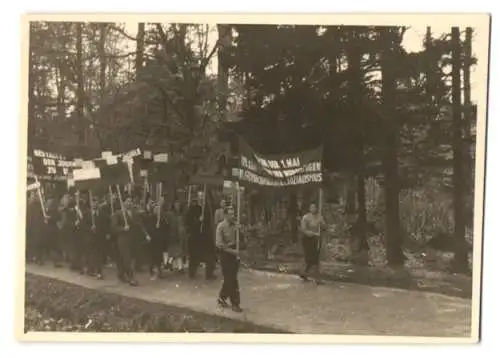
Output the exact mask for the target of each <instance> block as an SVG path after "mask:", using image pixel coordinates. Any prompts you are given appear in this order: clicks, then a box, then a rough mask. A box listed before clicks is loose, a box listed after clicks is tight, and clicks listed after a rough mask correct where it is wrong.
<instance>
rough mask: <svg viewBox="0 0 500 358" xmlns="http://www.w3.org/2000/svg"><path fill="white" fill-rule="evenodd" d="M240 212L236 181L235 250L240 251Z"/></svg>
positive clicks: (239, 191) (239, 198) (238, 186)
mask: <svg viewBox="0 0 500 358" xmlns="http://www.w3.org/2000/svg"><path fill="white" fill-rule="evenodd" d="M240 213H241V190H240V182H239V181H237V182H236V227H237V230H236V252H238V253H239V252H240Z"/></svg>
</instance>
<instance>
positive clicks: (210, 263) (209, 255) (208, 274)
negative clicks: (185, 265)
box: [204, 244, 216, 280]
mask: <svg viewBox="0 0 500 358" xmlns="http://www.w3.org/2000/svg"><path fill="white" fill-rule="evenodd" d="M204 256H205V260H204V261H205V278H206V279H207V280H211V279H214V278H215V274H214V273H215V262H216V250H215V245H212V244H209V245H206V247H205V250H204Z"/></svg>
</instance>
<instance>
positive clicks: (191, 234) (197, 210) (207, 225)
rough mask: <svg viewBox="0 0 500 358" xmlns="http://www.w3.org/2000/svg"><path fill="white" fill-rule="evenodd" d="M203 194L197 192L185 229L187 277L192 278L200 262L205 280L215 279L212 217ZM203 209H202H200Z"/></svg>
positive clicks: (188, 213) (188, 212) (187, 215)
mask: <svg viewBox="0 0 500 358" xmlns="http://www.w3.org/2000/svg"><path fill="white" fill-rule="evenodd" d="M205 199H206V198H205V195H204V193H203V192H199V193H198V196H197V200H196V201H195V202H193V203H191V205H190V206H189V208H188V211H187V213H186V227H187V231H188V245H187V248H188V256H189V277H191V278H194V277H195V276H196V274H197V271H198V267H199V265H200V263H201V262H204V263H205V277H206V279H207V280H211V279H214V278H215V275H214V271H215V261H216V249H215V238H214V234H215V231H214V230H213V225H212V224H213V219H212V217H213V215H212V212H211V210H210V205H208V203H207V200H205ZM203 206H204V207H205V208H204V209H202V207H203Z"/></svg>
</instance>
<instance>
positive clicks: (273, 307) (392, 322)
mask: <svg viewBox="0 0 500 358" xmlns="http://www.w3.org/2000/svg"><path fill="white" fill-rule="evenodd" d="M27 272H29V273H32V274H36V275H42V276H47V277H51V278H55V279H59V280H62V281H66V282H70V283H73V284H77V285H80V286H83V287H87V288H92V289H97V290H100V291H103V292H110V293H115V294H121V295H124V296H128V297H134V298H139V299H143V300H147V301H150V302H158V303H163V304H167V305H172V306H178V307H185V308H189V309H192V310H194V311H199V312H204V313H210V314H217V315H223V316H227V317H230V318H236V319H242V320H243V319H246V320H248V321H251V322H253V323H257V324H260V325H264V326H268V327H274V328H278V329H281V330H286V331H290V332H295V333H306V334H346V335H391V336H426V337H469V336H470V317H471V309H470V307H471V302H470V300H466V299H460V298H455V297H449V296H444V295H439V294H433V293H425V292H416V291H406V290H400V289H392V288H381V287H368V286H362V285H355V284H343V283H327V284H325V285H323V286H316V285H315V284H314V283H303V282H302V281H301V280H300V279H298V278H295V277H293V276H289V275H283V274H275V273H265V272H259V271H251V270H242V272H241V273H240V276H239V277H240V286H241V296H242V307H243V308H244V310H245V312H244V314H237V313H234V312H232V311H230V310H224V311H222V310H220V309H218V308H217V307H216V304H215V298H216V297H217V293H218V290H219V288H220V281H219V280H216V281H212V282H207V281H205V280H204V279H203V278H201V277H200V278H199V279H195V280H189V279H188V278H187V277H185V276H176V275H173V274H172V275H170V276H168V277H167V278H165V279H163V280H158V281H151V280H149V278H148V276H147V275H145V274H142V275H138V276H137V278H138V280H139V283H140V286H139V287H130V286H128V285H124V284H122V283H120V282H119V281H118V280H117V278H116V275H115V272H114V270H113V269H107V271H106V279H105V280H103V281H99V280H96V279H94V278H92V277H86V276H81V275H78V274H77V273H74V272H71V271H69V270H68V269H66V268H59V269H56V268H54V267H52V266H50V265H46V266H42V267H40V266H35V265H28V266H27Z"/></svg>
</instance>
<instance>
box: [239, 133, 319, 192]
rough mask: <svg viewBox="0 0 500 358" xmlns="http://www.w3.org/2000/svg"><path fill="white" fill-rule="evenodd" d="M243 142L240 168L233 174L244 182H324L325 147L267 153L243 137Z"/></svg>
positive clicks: (284, 184) (273, 184) (267, 184)
mask: <svg viewBox="0 0 500 358" xmlns="http://www.w3.org/2000/svg"><path fill="white" fill-rule="evenodd" d="M239 144H240V146H239V147H240V154H239V163H238V165H239V168H236V170H233V176H236V177H237V178H238V179H239V180H240V181H242V182H246V183H248V184H250V185H252V184H253V185H258V186H264V187H273V188H279V187H290V186H300V185H320V184H321V183H322V182H323V166H322V154H323V153H322V152H323V150H322V148H321V147H319V148H316V149H312V150H307V151H304V152H300V153H286V154H280V155H263V154H259V153H257V152H256V151H254V150H253V149H252V148H251V147H250V146H249V145H248V143H247V142H246V141H245V140H243V139H242V138H240V143H239ZM243 184H244V183H243Z"/></svg>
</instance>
